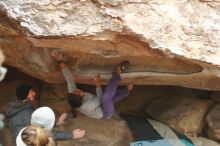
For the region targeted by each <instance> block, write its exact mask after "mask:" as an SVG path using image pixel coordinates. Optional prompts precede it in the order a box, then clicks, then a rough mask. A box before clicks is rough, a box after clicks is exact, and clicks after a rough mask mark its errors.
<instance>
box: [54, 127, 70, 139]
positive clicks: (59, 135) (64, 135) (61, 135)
mask: <svg viewBox="0 0 220 146" xmlns="http://www.w3.org/2000/svg"><path fill="white" fill-rule="evenodd" d="M52 134H53V139H54V140H55V141H64V140H70V139H72V138H73V133H72V132H67V131H58V130H55V129H53V130H52Z"/></svg>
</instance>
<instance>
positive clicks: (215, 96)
mask: <svg viewBox="0 0 220 146" xmlns="http://www.w3.org/2000/svg"><path fill="white" fill-rule="evenodd" d="M211 99H212V100H213V101H215V102H220V92H219V91H213V92H212V94H211Z"/></svg>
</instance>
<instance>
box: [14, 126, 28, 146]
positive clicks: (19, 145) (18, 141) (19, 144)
mask: <svg viewBox="0 0 220 146" xmlns="http://www.w3.org/2000/svg"><path fill="white" fill-rule="evenodd" d="M25 128H26V127H25ZM25 128H23V129H22V130H21V131H20V132H19V134H18V136H17V138H16V146H27V145H26V144H25V143H24V142H23V140H22V139H21V133H22V132H23V131H24V129H25Z"/></svg>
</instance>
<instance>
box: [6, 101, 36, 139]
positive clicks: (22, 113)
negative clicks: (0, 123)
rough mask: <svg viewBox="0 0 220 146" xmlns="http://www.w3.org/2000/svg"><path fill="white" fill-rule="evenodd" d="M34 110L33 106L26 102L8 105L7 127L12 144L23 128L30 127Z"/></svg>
mask: <svg viewBox="0 0 220 146" xmlns="http://www.w3.org/2000/svg"><path fill="white" fill-rule="evenodd" d="M34 110H35V109H34V107H33V105H32V104H31V103H30V102H29V101H27V100H23V101H19V102H15V103H11V104H10V105H9V107H8V109H7V111H6V114H7V116H8V118H9V126H10V129H11V133H12V138H13V141H14V142H15V140H16V137H17V135H18V133H19V131H20V130H21V129H23V128H24V127H25V126H27V125H30V121H31V114H32V113H33V112H34Z"/></svg>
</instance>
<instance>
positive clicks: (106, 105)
mask: <svg viewBox="0 0 220 146" xmlns="http://www.w3.org/2000/svg"><path fill="white" fill-rule="evenodd" d="M51 55H52V57H53V58H54V59H55V60H57V61H58V63H59V65H60V68H61V70H62V73H63V75H64V77H65V79H66V81H67V85H68V97H67V98H68V101H69V104H70V105H71V107H72V109H73V111H74V112H75V109H76V110H77V111H80V112H81V113H83V114H85V115H87V116H88V117H91V118H95V119H101V118H110V117H111V116H112V115H113V113H114V110H115V108H114V103H115V102H117V101H119V100H122V99H124V98H125V97H127V96H128V95H129V91H131V90H132V89H133V85H132V84H128V86H127V87H125V88H122V89H118V88H117V87H118V84H119V81H120V80H121V76H120V75H121V73H123V72H124V71H125V70H126V69H127V68H128V66H129V61H123V62H122V63H121V64H120V66H118V67H117V68H116V69H115V70H114V72H113V73H112V78H111V79H110V81H109V82H108V85H107V87H106V88H105V92H104V94H103V93H102V88H101V77H100V74H97V75H96V77H95V81H96V95H93V94H91V93H88V92H84V91H82V90H80V89H78V88H77V87H76V84H75V81H74V78H73V76H72V73H71V71H70V70H69V69H68V68H67V66H66V64H65V63H64V62H63V56H62V54H61V53H58V52H56V51H53V52H52V54H51Z"/></svg>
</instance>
